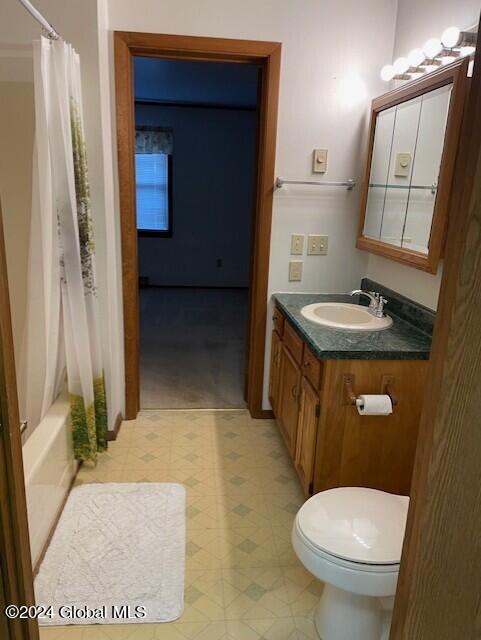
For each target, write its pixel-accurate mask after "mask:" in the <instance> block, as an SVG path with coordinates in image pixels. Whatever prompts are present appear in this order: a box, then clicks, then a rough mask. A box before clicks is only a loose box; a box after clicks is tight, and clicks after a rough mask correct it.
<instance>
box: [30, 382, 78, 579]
mask: <svg viewBox="0 0 481 640" xmlns="http://www.w3.org/2000/svg"><path fill="white" fill-rule="evenodd" d="M69 416H70V406H69V402H68V396H67V394H66V393H65V394H63V395H61V396H59V398H58V399H57V400H56V401H55V402H54V404H53V405H52V407H51V408H50V410H49V411H48V413H47V414H46V416H45V417H44V419H43V420H42V422H41V423H40V424H39V425H38V427H37V428H36V429H35V431H34V432H33V433H32V435H31V436H30V437H29V438H28V440H27V441H26V442H25V444H24V445H23V466H24V473H25V489H26V494H27V510H28V525H29V532H30V548H31V552H32V563H33V566H34V567H35V566H36V564H37V563H38V561H39V559H40V558H41V555H42V552H43V550H44V548H45V545H46V544H47V541H48V538H49V536H50V534H51V532H52V530H53V527H54V526H55V524H56V521H57V518H58V516H59V514H60V511H61V509H62V508H63V504H64V502H65V498H66V496H67V494H68V491H69V489H70V486H71V483H72V480H73V478H74V477H75V472H76V470H77V464H78V463H77V462H76V461H75V460H74V456H73V448H72V435H71V424H70V417H69Z"/></svg>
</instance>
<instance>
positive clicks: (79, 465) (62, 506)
mask: <svg viewBox="0 0 481 640" xmlns="http://www.w3.org/2000/svg"><path fill="white" fill-rule="evenodd" d="M81 466H82V462H79V463H78V464H77V469H76V470H75V473H74V475H73V478H72V479H71V481H70V484H69V487H68V490H67V493H66V494H65V498H64V499H63V500H62V504H61V505H60V507H59V508H58V511H57V515H56V516H55V520H54V523H53V525H52V527H51V529H50V533H49V535H48V538H47V540H46V542H45V544H44V545H43V549H42V553H41V554H40V555H39V557H38V560H37V562H36V563H35V566H34V568H33V577H34V578H35V577H36V575H37V573H38V572H39V569H40V565H41V564H42V562H43V559H44V558H45V554H46V553H47V549H48V548H49V546H50V543H51V542H52V538H53V534H54V533H55V531H56V529H57V525H58V523H59V520H60V516H61V515H62V513H63V510H64V509H65V505H66V504H67V500H68V497H69V495H70V492H71V491H72V489H73V487H74V484H75V480H76V479H77V475H78V472H79V471H80V467H81Z"/></svg>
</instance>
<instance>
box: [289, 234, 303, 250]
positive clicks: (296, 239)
mask: <svg viewBox="0 0 481 640" xmlns="http://www.w3.org/2000/svg"><path fill="white" fill-rule="evenodd" d="M303 251H304V236H303V235H302V234H301V233H293V234H292V236H291V256H302V253H303Z"/></svg>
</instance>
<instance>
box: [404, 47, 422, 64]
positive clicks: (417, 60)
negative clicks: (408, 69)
mask: <svg viewBox="0 0 481 640" xmlns="http://www.w3.org/2000/svg"><path fill="white" fill-rule="evenodd" d="M408 60H409V64H410V65H411V66H412V67H419V65H421V64H422V63H423V62H424V61H425V60H426V56H425V55H424V51H423V50H422V49H413V50H412V51H410V52H409V54H408Z"/></svg>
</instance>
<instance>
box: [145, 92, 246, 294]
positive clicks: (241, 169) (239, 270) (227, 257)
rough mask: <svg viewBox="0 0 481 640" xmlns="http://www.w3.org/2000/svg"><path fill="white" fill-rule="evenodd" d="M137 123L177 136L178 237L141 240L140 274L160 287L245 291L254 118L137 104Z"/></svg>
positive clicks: (175, 223)
mask: <svg viewBox="0 0 481 640" xmlns="http://www.w3.org/2000/svg"><path fill="white" fill-rule="evenodd" d="M136 123H137V124H139V125H154V126H162V127H169V128H172V130H173V137H174V153H173V157H172V180H173V183H172V184H173V193H172V203H173V235H172V237H140V238H139V242H138V244H139V275H141V276H148V277H149V280H150V281H149V284H150V285H158V286H198V287H247V286H248V284H249V267H250V231H251V220H252V208H253V184H254V178H255V168H256V167H255V154H256V128H257V114H256V111H254V110H234V109H208V108H205V107H202V108H195V107H193V108H190V107H173V106H162V105H145V104H139V105H137V108H136ZM206 150H207V151H208V152H207V153H206ZM219 259H220V260H221V263H222V266H218V263H217V261H218V260H219Z"/></svg>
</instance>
